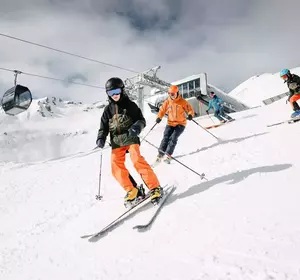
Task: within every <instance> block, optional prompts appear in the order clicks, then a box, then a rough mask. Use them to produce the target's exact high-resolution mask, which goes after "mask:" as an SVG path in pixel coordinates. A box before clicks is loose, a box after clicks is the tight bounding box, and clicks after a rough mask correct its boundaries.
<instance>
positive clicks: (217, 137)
mask: <svg viewBox="0 0 300 280" xmlns="http://www.w3.org/2000/svg"><path fill="white" fill-rule="evenodd" d="M192 121H193V122H194V123H195V124H196V125H198V126H200V127H201V128H202V129H203V130H205V131H206V132H207V133H209V134H210V135H211V136H213V137H215V138H216V139H217V140H219V138H218V137H217V136H215V135H214V134H212V133H211V132H209V131H208V130H207V129H205V128H204V127H203V126H201V125H200V124H198V123H197V122H196V121H195V120H192Z"/></svg>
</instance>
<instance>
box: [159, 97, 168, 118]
mask: <svg viewBox="0 0 300 280" xmlns="http://www.w3.org/2000/svg"><path fill="white" fill-rule="evenodd" d="M168 104H169V101H168V99H167V100H165V102H164V103H163V104H162V105H161V107H160V110H159V112H158V114H157V118H159V119H162V118H163V117H164V115H165V114H166V112H167V109H168Z"/></svg>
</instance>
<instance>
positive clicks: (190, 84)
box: [189, 81, 195, 91]
mask: <svg viewBox="0 0 300 280" xmlns="http://www.w3.org/2000/svg"><path fill="white" fill-rule="evenodd" d="M194 88H195V87H194V81H190V82H189V91H191V90H193V89H194Z"/></svg>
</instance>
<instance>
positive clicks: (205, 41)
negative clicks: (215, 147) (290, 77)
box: [0, 0, 300, 102]
mask: <svg viewBox="0 0 300 280" xmlns="http://www.w3.org/2000/svg"><path fill="white" fill-rule="evenodd" d="M299 8H300V3H299V1H296V0H287V1H284V2H282V1H278V0H264V1H259V0H248V1H240V0H227V1H221V0H219V1H217V0H210V1H191V0H187V1H183V0H152V1H146V0H128V1H123V0H106V1H103V0H101V1H99V0H59V1H58V0H43V1H38V0H28V1H21V0H18V1H9V2H7V3H5V5H2V7H1V11H0V15H1V17H0V26H1V28H0V33H5V34H9V35H12V36H16V37H19V38H22V39H26V40H29V41H33V42H36V43H40V44H43V45H48V46H50V47H53V48H57V49H61V50H65V51H69V52H72V53H75V54H79V55H83V56H86V57H89V58H93V59H97V60H100V61H103V62H107V63H111V64H115V65H118V66H121V67H124V68H129V69H133V70H136V71H144V70H146V69H149V68H151V67H154V66H157V65H161V66H162V68H161V70H160V71H159V72H158V75H159V77H160V78H163V79H165V80H167V81H174V80H177V79H181V78H184V77H186V76H189V75H192V74H197V73H201V72H207V74H208V82H209V83H211V84H213V85H215V86H217V87H220V88H223V89H225V90H226V91H230V90H232V89H233V88H234V87H236V86H237V85H238V84H239V83H241V82H243V81H244V80H246V79H248V78H249V77H250V76H253V75H256V74H261V73H264V72H278V71H279V70H280V69H281V68H285V67H287V68H292V67H296V66H299V62H298V61H297V57H298V55H297V54H298V46H299V43H300V39H299V36H298V10H299ZM0 50H1V52H0V61H1V63H0V67H6V68H10V69H18V70H21V71H24V72H29V73H34V74H39V75H45V76H51V77H56V78H61V79H69V78H70V77H71V78H73V79H75V80H74V81H79V82H83V81H84V83H89V84H94V85H100V86H104V84H105V81H106V80H107V79H108V78H109V77H111V76H120V77H122V78H128V77H131V76H133V75H134V73H131V72H128V71H123V70H121V69H116V68H112V67H108V66H104V65H101V64H96V63H93V62H89V61H85V60H81V59H79V58H75V57H71V56H67V55H65V54H61V53H57V52H53V51H50V50H46V49H42V48H38V47H36V46H32V45H28V44H25V43H21V42H18V41H14V40H10V39H7V38H4V37H0ZM19 81H20V82H22V83H23V84H26V85H27V86H29V87H30V88H31V90H32V91H33V92H34V94H35V95H36V96H45V95H56V96H63V97H67V98H71V99H77V100H83V101H86V102H91V101H96V100H103V99H105V93H104V92H103V90H99V89H93V88H86V87H83V86H76V85H71V86H68V87H65V85H64V83H59V82H56V81H50V80H49V81H48V80H43V79H38V78H34V77H28V76H25V75H20V77H19ZM12 83H13V73H8V72H3V71H1V72H0V89H1V90H2V91H3V90H4V89H5V88H7V87H9V86H10V85H12Z"/></svg>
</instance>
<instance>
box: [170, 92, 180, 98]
mask: <svg viewBox="0 0 300 280" xmlns="http://www.w3.org/2000/svg"><path fill="white" fill-rule="evenodd" d="M177 93H178V92H169V95H170V96H172V97H175V96H176V95H177Z"/></svg>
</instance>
